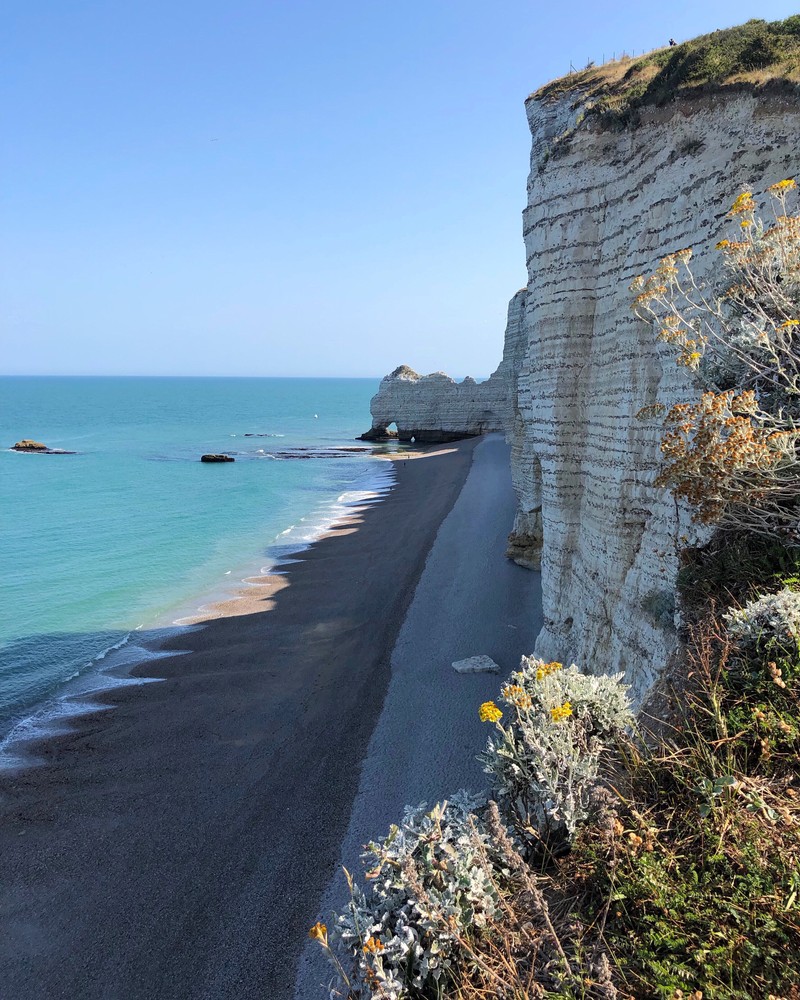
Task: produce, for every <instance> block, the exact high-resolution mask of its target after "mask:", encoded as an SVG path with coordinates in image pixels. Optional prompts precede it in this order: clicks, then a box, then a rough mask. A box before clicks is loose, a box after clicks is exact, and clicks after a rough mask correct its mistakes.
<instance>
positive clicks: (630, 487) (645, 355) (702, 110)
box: [510, 89, 800, 696]
mask: <svg viewBox="0 0 800 1000" xmlns="http://www.w3.org/2000/svg"><path fill="white" fill-rule="evenodd" d="M584 110H585V109H584V108H583V107H582V100H581V95H580V93H576V92H575V91H572V92H568V93H566V94H562V95H560V96H558V97H556V98H555V99H552V100H537V99H530V100H529V101H528V103H527V113H528V120H529V124H530V129H531V133H532V137H533V147H532V155H531V171H530V177H529V182H528V204H527V208H526V209H525V212H524V236H525V247H526V254H527V266H528V294H527V296H526V302H525V315H524V319H523V323H522V328H523V329H522V339H523V340H524V348H523V350H522V358H521V360H520V362H519V367H518V380H517V381H518V393H517V398H516V407H515V412H514V416H513V423H512V426H511V440H512V471H513V478H514V485H515V489H516V492H517V497H518V513H517V518H516V523H515V525H514V531H513V533H512V536H511V539H510V543H511V549H510V552H511V554H512V555H513V557H514V558H515V559H517V561H519V562H522V563H523V564H526V565H529V566H536V565H538V564H539V563H540V564H541V571H542V588H543V601H544V618H545V625H544V628H543V630H542V632H541V634H540V636H539V640H538V643H537V650H536V651H537V653H538V654H539V655H542V656H545V657H547V658H553V659H559V660H573V659H574V660H575V661H576V662H578V663H579V664H581V665H582V666H584V667H585V668H587V669H590V670H595V671H598V672H600V671H611V670H622V671H625V672H626V674H627V676H628V679H629V681H630V682H631V683H632V684H633V686H634V692H635V693H636V694H637V695H639V696H642V695H643V694H644V693H645V692H646V690H647V688H648V687H649V686H650V684H651V683H652V681H653V680H654V679H655V677H656V676H657V674H658V673H659V672H660V669H661V668H662V666H663V665H664V664H665V662H666V661H667V659H668V657H669V656H670V653H671V651H672V650H673V648H674V646H675V642H676V635H675V631H674V629H673V627H672V621H671V618H670V616H669V615H664V614H663V613H659V614H655V613H654V612H653V609H654V608H662V607H663V605H664V599H665V598H666V596H668V595H670V594H672V593H673V591H674V580H675V575H676V570H677V556H676V551H677V549H678V548H679V547H681V545H682V544H685V541H686V540H687V539H691V537H692V535H693V529H692V527H691V526H690V523H689V517H688V512H686V511H682V510H679V509H677V508H676V505H675V503H674V501H673V499H672V497H671V496H670V495H669V494H667V493H665V492H664V491H660V490H656V489H654V488H653V486H652V482H653V477H654V473H655V470H656V468H657V467H658V464H659V460H660V450H659V440H660V427H659V425H658V423H657V422H656V421H655V420H652V421H649V422H648V421H646V420H645V421H643V420H640V419H637V413H638V412H639V411H640V410H641V409H642V408H643V407H645V406H649V405H651V404H654V403H663V404H666V405H669V404H671V403H672V402H674V401H676V400H678V399H679V398H681V397H685V396H686V394H687V393H688V392H689V391H690V390H689V386H688V384H687V378H686V375H685V373H683V370H681V369H678V368H677V367H676V365H675V363H674V356H673V354H672V352H671V351H670V349H669V348H668V347H666V346H665V345H663V344H659V343H658V342H657V341H656V340H655V338H654V336H653V333H652V331H651V329H650V328H649V327H647V326H646V325H645V324H643V323H642V322H640V321H638V320H636V319H635V318H634V316H633V315H632V313H631V311H630V300H631V297H630V293H629V291H628V286H629V284H630V281H631V280H632V279H633V278H634V277H635V276H636V275H638V274H640V273H643V272H646V271H648V270H649V269H651V268H652V267H653V266H654V265H655V264H656V263H657V262H658V260H659V259H660V258H661V257H662V256H663V255H664V254H665V253H667V252H670V251H674V250H678V249H681V248H683V247H687V246H693V247H695V248H696V253H697V251H698V250H699V251H700V252H699V253H697V256H696V257H695V263H696V265H697V266H696V273H698V274H699V275H700V276H701V277H702V275H703V273H704V272H705V271H707V269H708V264H709V260H710V259H711V258H710V253H711V254H713V253H714V251H713V249H711V250H710V253H709V252H708V251H707V249H706V248H709V247H711V248H713V245H714V243H715V241H717V240H719V239H720V238H721V237H722V236H723V234H724V233H725V232H726V231H727V222H726V218H725V215H726V211H727V209H728V207H729V205H730V203H731V201H732V200H733V198H734V197H735V196H736V195H737V194H738V192H739V191H740V190H741V188H742V186H748V187H751V186H752V190H754V191H762V190H764V188H765V187H766V186H767V185H768V184H771V183H773V182H775V181H778V180H780V179H782V178H784V177H792V176H796V175H797V173H798V167H800V162H799V161H798V159H797V145H798V136H799V135H800V106H798V102H797V100H796V97H795V96H793V95H789V94H784V95H783V96H781V94H780V93H766V92H765V93H758V92H752V91H751V92H746V91H742V90H741V89H739V90H738V91H737V90H735V89H734V90H731V91H729V92H721V93H717V94H715V95H714V94H712V95H708V94H707V95H703V96H699V97H694V98H691V99H689V98H687V99H683V100H681V101H678V102H675V103H673V104H670V105H669V106H667V107H664V108H660V109H656V108H651V109H647V108H643V109H641V110H640V112H639V122H638V127H636V128H634V129H631V130H626V131H620V132H610V131H600V130H599V128H598V127H597V126H596V125H592V124H591V118H589V119H586V120H583V114H584ZM514 350H515V352H516V351H517V348H515V349H514Z"/></svg>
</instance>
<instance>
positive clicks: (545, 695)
mask: <svg viewBox="0 0 800 1000" xmlns="http://www.w3.org/2000/svg"><path fill="white" fill-rule="evenodd" d="M622 676H623V675H622V674H617V675H615V676H608V675H600V676H592V675H589V674H582V673H581V672H580V671H579V670H578V668H577V667H576V666H575V665H574V664H573V666H571V667H569V668H566V669H565V668H564V667H563V666H562V665H561V664H560V663H557V662H552V663H546V662H545V661H544V660H541V659H537V658H536V657H534V656H523V657H522V661H521V663H520V669H519V670H518V671H517V672H516V673H514V674H512V675H511V680H510V682H509V683H508V684H506V685H505V686H504V687H503V688H502V691H501V701H502V702H503V703H504V704H505V705H506V706H507V708H508V718H507V720H506V722H505V724H503V723H502V722H501V721H500V719H499V718H489V719H488V720H487V721H492V722H494V723H495V727H496V734H495V735H493V736H491V737H490V738H489V741H488V743H487V746H486V750H485V752H484V753H483V754H482V756H481V760H482V761H483V765H484V770H485V771H486V772H487V773H488V774H491V775H492V777H493V779H494V784H495V791H496V795H497V799H498V803H499V805H500V807H501V809H503V811H504V813H505V814H506V815H507V816H508V817H509V818H510V819H511V820H512V822H513V823H514V826H515V828H516V830H517V832H518V833H519V834H520V835H521V836H523V837H524V838H525V839H526V840H527V841H528V843H529V844H531V845H532V846H534V847H535V846H537V845H538V846H545V847H546V848H547V849H548V850H551V851H553V850H555V851H559V850H561V849H563V848H564V847H566V846H567V845H568V844H569V842H570V841H571V839H572V837H573V835H574V833H575V830H576V828H577V826H578V824H579V823H581V822H582V821H583V820H584V819H586V817H587V816H588V813H589V802H590V795H591V791H592V788H593V786H594V785H595V783H596V781H597V777H598V773H599V768H600V759H601V756H602V754H603V752H604V751H605V750H606V748H607V746H608V744H609V743H610V741H611V740H612V739H613V738H614V737H615V736H617V735H619V734H620V733H621V732H622V731H623V730H624V728H625V727H626V726H628V725H629V724H630V723H631V722H632V721H633V716H632V714H631V710H630V700H629V699H628V695H627V687H626V685H625V684H623V682H622ZM482 708H483V706H482ZM497 712H498V713H499V714H501V715H502V713H501V712H500V709H497ZM481 718H484V715H483V713H482V714H481Z"/></svg>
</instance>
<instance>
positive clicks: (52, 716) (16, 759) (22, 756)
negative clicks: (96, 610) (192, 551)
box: [0, 628, 191, 770]
mask: <svg viewBox="0 0 800 1000" xmlns="http://www.w3.org/2000/svg"><path fill="white" fill-rule="evenodd" d="M186 631H187V630H186V629H181V630H180V633H179V630H177V629H175V628H172V629H159V630H158V631H157V632H152V633H150V634H149V635H148V643H156V642H163V641H164V640H166V639H168V638H170V637H171V636H174V635H176V634H183V633H185V632H186ZM133 635H134V632H129V633H128V634H127V635H126V636H124V637H123V638H122V639H120V641H119V642H116V643H114V644H113V645H112V646H109V647H108V648H107V649H104V650H102V651H101V652H100V653H98V654H97V655H96V656H95V657H93V659H92V660H90V661H89V662H88V663H87V664H85V665H84V667H82V668H80V669H78V670H76V671H75V673H74V674H72V676H71V677H69V678H68V679H67V680H66V681H65V682H64V683H63V684H62V685H61V686H60V688H59V690H58V692H57V693H56V694H54V695H52V696H51V697H50V698H48V699H47V700H46V701H44V702H43V703H42V704H41V705H40V706H39V707H38V708H37V709H36V710H35V711H34V712H32V713H29V714H27V715H25V716H23V717H21V718H19V719H17V720H16V721H15V722H13V723H12V726H11V729H10V730H9V731H8V733H7V734H6V735H5V737H4V738H3V739H2V740H0V770H2V769H7V768H14V769H18V768H23V767H32V766H36V765H37V764H40V763H42V761H40V760H39V759H37V757H36V755H35V750H34V749H33V746H32V745H35V743H36V741H38V740H41V739H44V738H46V737H48V736H58V735H60V734H64V733H68V732H70V731H71V725H70V724H71V722H72V721H73V720H75V719H77V718H80V716H82V715H89V714H91V713H92V712H99V711H106V710H107V709H109V708H113V707H114V706H113V705H110V704H106V703H103V702H99V701H97V700H96V697H94V696H97V695H99V694H104V693H106V692H108V691H113V690H115V689H117V688H121V687H129V686H131V685H139V684H152V683H154V682H156V681H160V680H162V679H163V678H160V677H133V676H131V674H130V670H131V668H133V667H134V666H138V665H139V664H142V663H148V662H151V661H153V660H160V659H164V658H165V657H171V656H182V655H185V654H186V653H189V652H191V650H188V649H182V650H162V649H159V648H153V647H152V646H151V645H144V644H143V643H139V642H131V638H132V637H133ZM104 661H107V662H104ZM101 663H102V666H101V665H100V664H101Z"/></svg>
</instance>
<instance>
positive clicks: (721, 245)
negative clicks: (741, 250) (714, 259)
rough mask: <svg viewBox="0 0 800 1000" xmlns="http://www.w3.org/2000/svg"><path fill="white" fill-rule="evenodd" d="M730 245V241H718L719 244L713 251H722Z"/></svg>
mask: <svg viewBox="0 0 800 1000" xmlns="http://www.w3.org/2000/svg"><path fill="white" fill-rule="evenodd" d="M730 245H731V241H730V240H720V241H719V243H717V245H716V247H715V249H716V250H724V249H725V248H726V247H729V246H730Z"/></svg>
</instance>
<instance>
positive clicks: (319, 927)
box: [308, 921, 328, 945]
mask: <svg viewBox="0 0 800 1000" xmlns="http://www.w3.org/2000/svg"><path fill="white" fill-rule="evenodd" d="M308 936H309V937H310V938H311V940H312V941H319V943H320V944H322V945H326V944H327V943H328V928H327V927H326V926H325V924H321V923H320V922H319V921H317V922H316V923H315V924H314V926H313V927H312V928H311V930H310V931H309V932H308Z"/></svg>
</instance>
